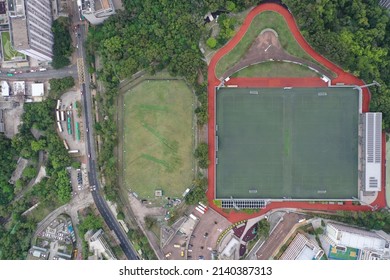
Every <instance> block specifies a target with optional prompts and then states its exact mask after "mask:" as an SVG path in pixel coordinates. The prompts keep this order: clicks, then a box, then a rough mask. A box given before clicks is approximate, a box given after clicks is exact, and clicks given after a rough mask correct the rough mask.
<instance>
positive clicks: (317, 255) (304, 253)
mask: <svg viewBox="0 0 390 280" xmlns="http://www.w3.org/2000/svg"><path fill="white" fill-rule="evenodd" d="M323 255H324V251H323V250H322V249H321V248H320V247H319V246H318V245H317V244H315V243H314V242H313V241H311V240H309V239H308V238H307V237H306V236H304V235H303V234H301V233H298V234H297V235H296V236H295V237H294V239H293V241H291V243H290V245H289V246H288V248H287V249H286V251H285V252H284V253H283V255H282V256H281V257H280V259H281V260H319V259H321V257H322V256H323Z"/></svg>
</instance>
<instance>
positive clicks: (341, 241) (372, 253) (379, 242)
mask: <svg viewBox="0 0 390 280" xmlns="http://www.w3.org/2000/svg"><path fill="white" fill-rule="evenodd" d="M326 236H327V237H328V241H329V242H330V244H331V245H330V246H331V247H330V250H329V257H330V258H331V259H390V249H389V244H390V235H388V234H386V233H385V232H383V231H379V232H377V231H368V230H363V229H360V228H357V227H352V226H346V225H342V224H338V223H327V225H326Z"/></svg>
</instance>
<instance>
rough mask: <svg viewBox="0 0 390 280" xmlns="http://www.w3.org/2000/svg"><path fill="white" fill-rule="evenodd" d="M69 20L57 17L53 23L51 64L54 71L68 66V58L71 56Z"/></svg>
mask: <svg viewBox="0 0 390 280" xmlns="http://www.w3.org/2000/svg"><path fill="white" fill-rule="evenodd" d="M69 28H70V20H69V18H68V17H59V18H58V19H56V20H55V21H53V25H52V27H51V30H52V31H53V35H54V44H53V55H54V56H53V62H52V66H53V67H54V68H55V69H59V68H62V67H65V66H67V65H69V64H70V60H69V56H70V55H71V54H72V50H73V48H72V38H71V36H70V32H69Z"/></svg>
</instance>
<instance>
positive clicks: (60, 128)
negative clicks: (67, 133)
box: [57, 122, 63, 132]
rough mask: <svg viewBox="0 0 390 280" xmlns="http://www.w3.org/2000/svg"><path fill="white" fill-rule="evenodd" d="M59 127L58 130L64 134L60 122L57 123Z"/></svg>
mask: <svg viewBox="0 0 390 280" xmlns="http://www.w3.org/2000/svg"><path fill="white" fill-rule="evenodd" d="M57 127H58V130H59V131H60V132H62V131H63V130H62V126H61V124H60V122H57Z"/></svg>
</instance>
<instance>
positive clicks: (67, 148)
mask: <svg viewBox="0 0 390 280" xmlns="http://www.w3.org/2000/svg"><path fill="white" fill-rule="evenodd" d="M64 146H65V149H66V150H69V146H68V143H66V140H65V139H64Z"/></svg>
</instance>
